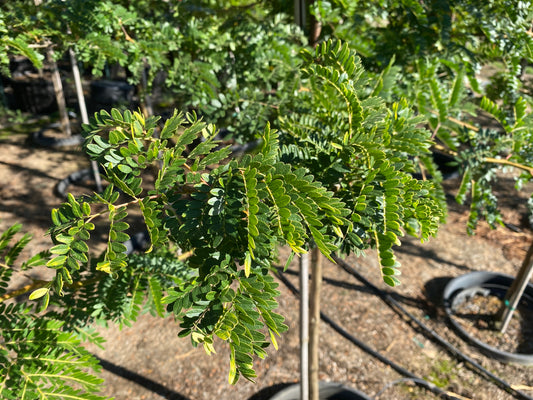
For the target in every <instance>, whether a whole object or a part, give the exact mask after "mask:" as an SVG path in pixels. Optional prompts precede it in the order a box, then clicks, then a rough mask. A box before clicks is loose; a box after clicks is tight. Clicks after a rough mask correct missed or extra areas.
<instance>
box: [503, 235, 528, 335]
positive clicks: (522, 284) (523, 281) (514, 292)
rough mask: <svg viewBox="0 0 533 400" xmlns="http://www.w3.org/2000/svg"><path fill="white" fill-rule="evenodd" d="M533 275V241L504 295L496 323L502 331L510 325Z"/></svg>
mask: <svg viewBox="0 0 533 400" xmlns="http://www.w3.org/2000/svg"><path fill="white" fill-rule="evenodd" d="M532 276H533V242H532V243H531V245H530V246H529V249H528V251H527V254H526V257H525V258H524V261H523V263H522V267H520V270H519V271H518V274H517V275H516V278H515V280H514V281H513V283H512V285H511V287H510V288H509V289H508V290H507V293H506V294H505V297H504V302H503V304H502V306H501V308H500V310H499V311H498V314H497V315H496V321H495V325H496V328H497V329H499V330H500V332H501V333H504V332H505V331H506V330H507V327H508V326H509V322H510V321H511V318H512V316H513V312H514V311H515V309H516V307H517V306H518V303H519V302H520V298H521V297H522V294H523V293H524V290H526V287H527V285H528V283H529V281H530V279H531V277H532Z"/></svg>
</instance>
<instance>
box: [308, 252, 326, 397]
mask: <svg viewBox="0 0 533 400" xmlns="http://www.w3.org/2000/svg"><path fill="white" fill-rule="evenodd" d="M322 261H323V257H322V253H321V252H320V250H319V249H318V248H317V247H315V248H313V250H312V257H311V289H310V293H309V301H310V303H309V309H310V320H309V400H318V399H319V390H320V389H319V377H318V372H319V367H320V363H319V353H318V349H319V337H320V292H321V290H322Z"/></svg>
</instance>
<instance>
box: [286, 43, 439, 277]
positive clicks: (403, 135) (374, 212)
mask: <svg viewBox="0 0 533 400" xmlns="http://www.w3.org/2000/svg"><path fill="white" fill-rule="evenodd" d="M304 58H305V59H306V64H305V67H304V71H305V76H306V77H307V78H308V80H307V81H305V82H304V85H306V86H307V87H308V90H304V91H302V95H301V96H300V101H299V104H300V109H299V110H297V111H295V112H294V113H293V114H290V115H288V116H286V117H285V118H284V120H283V123H282V130H283V132H284V135H283V140H284V142H283V147H282V153H283V159H285V160H287V161H288V162H291V163H293V164H299V165H305V166H306V168H308V169H309V170H310V172H311V173H312V174H313V175H314V176H315V178H316V179H317V180H318V181H320V182H322V183H323V184H324V185H326V186H327V187H328V188H330V190H334V191H335V197H336V198H338V199H340V200H341V201H343V202H344V203H345V204H346V208H348V209H349V210H350V214H349V215H348V216H347V218H348V219H349V220H350V224H349V225H345V227H348V226H350V229H346V230H344V232H343V234H342V235H341V238H340V239H339V241H338V243H339V245H340V246H341V247H342V248H343V250H344V251H345V252H351V251H355V252H361V251H362V250H364V249H366V248H368V247H377V249H378V252H379V257H380V262H381V265H382V273H383V277H384V279H385V281H386V282H387V283H388V284H390V285H396V284H398V283H399V281H398V279H397V278H396V275H398V274H399V270H398V267H399V264H398V263H397V262H396V260H395V258H394V254H393V251H392V247H393V245H399V244H400V242H399V239H398V237H399V236H402V235H403V234H404V233H405V232H407V233H409V234H415V235H418V236H420V237H421V238H422V239H423V240H424V239H427V238H428V237H429V236H431V235H433V234H435V232H436V230H437V226H438V224H439V222H441V221H442V218H443V217H444V214H445V211H444V210H445V207H444V204H443V201H442V196H441V194H440V193H439V188H438V186H435V184H434V183H433V182H430V181H422V180H417V179H415V177H414V175H413V174H414V173H415V172H418V171H419V169H418V162H419V161H420V160H421V159H422V158H423V157H425V156H426V155H427V154H428V151H429V148H430V146H431V134H430V133H429V132H428V131H426V130H424V129H422V128H420V123H421V121H422V120H421V119H420V118H419V117H416V116H415V115H414V112H413V111H412V109H410V108H409V107H408V105H407V103H406V102H405V101H400V102H397V103H394V104H393V105H392V107H391V108H390V109H387V107H386V106H385V103H384V101H383V100H382V99H381V98H379V97H376V96H375V95H374V94H373V93H374V92H376V91H377V89H379V85H378V86H374V87H372V86H371V85H370V82H369V80H368V76H367V75H366V74H365V73H364V70H363V68H362V65H361V61H360V59H359V58H358V57H357V56H356V55H355V54H354V53H353V51H351V50H350V49H349V48H348V46H347V45H346V44H342V43H341V42H336V43H334V42H332V41H327V42H324V43H322V44H321V45H319V46H318V47H317V49H316V50H315V52H314V53H311V52H306V53H305V54H304ZM417 160H418V161H417Z"/></svg>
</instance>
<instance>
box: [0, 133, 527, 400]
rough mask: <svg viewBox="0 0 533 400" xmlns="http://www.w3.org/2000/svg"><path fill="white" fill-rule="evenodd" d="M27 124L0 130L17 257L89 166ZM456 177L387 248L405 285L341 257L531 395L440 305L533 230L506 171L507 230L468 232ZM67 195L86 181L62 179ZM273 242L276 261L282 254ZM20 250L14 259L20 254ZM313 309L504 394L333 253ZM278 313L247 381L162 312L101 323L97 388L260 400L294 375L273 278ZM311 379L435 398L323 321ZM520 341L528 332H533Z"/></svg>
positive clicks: (291, 319)
mask: <svg viewBox="0 0 533 400" xmlns="http://www.w3.org/2000/svg"><path fill="white" fill-rule="evenodd" d="M28 138H29V134H28V132H26V133H21V132H18V131H17V127H15V126H13V127H11V128H4V129H1V130H0V177H1V178H2V180H1V181H0V182H1V183H0V229H1V230H3V229H5V228H6V227H8V226H10V225H12V224H13V223H15V222H21V223H23V224H24V230H25V231H26V232H31V233H32V234H33V235H34V240H33V241H32V244H31V247H30V248H28V249H27V250H26V251H25V253H24V255H23V257H24V256H28V255H31V254H35V253H36V252H38V251H41V250H44V249H47V248H49V247H50V245H51V243H50V239H49V237H47V236H46V235H45V232H46V230H47V228H48V227H49V225H50V210H51V209H52V208H53V207H57V206H59V205H60V203H61V201H62V199H61V198H59V197H58V196H57V195H56V194H55V187H56V185H57V183H58V182H59V181H60V180H61V179H64V178H65V177H67V176H68V175H69V174H70V173H72V172H75V171H77V170H79V169H81V168H88V166H89V162H88V160H87V158H86V157H85V156H84V155H83V154H82V153H81V151H80V149H79V148H76V147H70V148H59V149H51V148H43V147H39V146H37V145H35V144H33V143H31V141H29V140H28ZM458 183H459V182H458V181H457V180H456V179H450V180H448V181H446V184H445V185H446V190H447V192H448V194H449V216H448V221H447V223H446V224H445V225H443V226H442V227H441V229H440V232H439V234H438V237H437V238H434V239H432V240H431V241H429V242H427V243H424V244H421V243H420V241H419V240H417V239H415V238H409V237H406V238H404V240H403V244H402V246H401V247H398V248H397V249H396V254H397V257H398V260H399V261H400V262H401V264H402V273H403V275H402V277H401V278H402V285H401V286H399V287H398V288H395V289H391V288H389V287H387V286H386V285H385V284H383V283H382V281H381V277H380V270H379V267H378V263H377V258H376V254H375V252H373V251H369V252H368V253H367V254H366V256H365V257H360V258H356V257H353V256H352V257H348V258H347V259H346V262H347V263H348V264H349V265H351V266H352V267H353V268H354V269H355V270H356V271H357V272H358V273H359V274H361V275H362V276H364V277H365V278H366V279H367V280H368V281H370V282H371V283H372V284H373V285H375V286H377V287H378V288H379V289H381V290H383V291H385V292H386V293H388V294H389V295H390V296H391V297H392V298H393V299H395V300H396V301H397V302H399V303H400V304H401V305H402V306H403V307H404V308H405V309H406V310H407V311H409V312H410V313H411V314H412V315H413V316H414V317H416V318H417V319H419V320H420V321H422V322H423V323H424V324H426V325H427V326H428V327H429V328H430V329H431V330H433V331H434V333H436V334H438V335H439V336H441V337H442V338H444V339H445V340H447V341H449V342H450V343H451V344H453V346H456V347H457V348H458V349H459V350H460V351H461V352H463V353H464V354H466V355H468V356H469V357H471V358H472V359H474V360H475V361H476V362H477V363H479V364H481V365H482V366H483V367H484V368H486V369H487V370H488V371H490V372H491V373H493V374H495V375H496V376H498V377H500V378H501V379H502V380H504V381H506V382H507V383H508V384H509V385H511V386H513V387H514V388H516V389H520V390H522V391H523V392H524V393H526V394H528V395H529V396H532V397H533V369H532V368H531V367H524V366H516V365H506V364H502V363H499V362H495V361H492V360H490V359H488V358H487V357H485V356H483V355H481V354H480V353H479V352H478V351H477V350H476V349H474V348H472V347H470V346H469V345H467V344H465V343H464V342H463V341H462V340H461V339H460V338H459V337H458V336H457V334H456V333H455V332H454V331H453V330H452V329H451V328H450V327H449V325H448V323H447V321H446V318H445V316H444V312H443V309H442V307H441V304H440V302H441V292H442V289H443V287H444V285H445V284H446V282H447V281H449V280H450V279H451V278H453V277H456V276H459V275H461V274H465V273H468V272H470V271H476V270H489V271H500V272H503V273H507V274H515V273H516V272H517V270H518V268H519V267H520V264H521V260H522V258H523V257H524V255H525V254H526V250H527V248H528V245H529V243H530V241H531V240H533V233H532V232H531V229H530V228H529V225H528V224H527V223H526V221H527V220H528V216H527V212H526V207H525V204H526V199H527V195H528V194H529V193H531V190H532V188H531V187H530V188H527V189H526V190H524V191H522V192H520V193H518V192H516V191H515V190H514V189H513V180H512V178H511V177H504V178H503V180H502V184H501V187H500V195H501V197H500V199H501V204H502V207H503V212H504V216H505V222H506V223H507V224H509V226H511V227H513V228H514V230H511V229H508V228H504V227H502V228H498V229H497V230H490V229H489V228H488V227H486V226H485V225H484V224H481V225H480V227H479V229H478V231H477V234H476V235H475V236H468V235H467V234H466V220H467V215H468V214H467V209H466V207H463V206H459V205H457V204H456V203H455V202H454V200H453V194H454V190H455V189H456V188H457V186H458ZM69 189H71V190H72V191H74V192H75V193H81V192H84V191H87V190H90V189H91V188H90V187H77V186H73V187H70V188H69ZM286 253H287V252H286V251H285V250H284V249H281V250H280V265H283V263H284V257H285V255H286ZM21 259H23V258H21ZM48 273H49V272H47V271H41V270H39V271H31V272H30V273H29V274H30V277H28V276H25V275H23V274H20V275H19V276H18V277H17V279H16V280H15V281H14V282H13V288H17V287H20V286H22V285H24V284H27V283H28V282H29V279H30V278H31V277H37V276H39V277H42V276H43V275H46V274H48ZM297 273H298V264H297V261H293V263H292V264H291V265H290V267H289V269H288V271H287V272H286V273H285V276H286V277H287V278H288V279H289V281H291V282H292V283H293V284H294V285H296V286H298V276H297ZM324 276H325V280H324V284H323V292H322V297H321V299H322V310H323V312H324V313H325V314H326V315H327V316H328V317H330V318H331V320H333V321H334V322H335V323H336V324H338V325H340V326H341V327H342V328H343V329H344V330H345V331H346V332H348V333H349V334H350V335H352V336H354V337H356V338H357V339H358V340H360V341H362V342H363V343H364V344H366V345H367V346H368V347H369V348H370V349H373V350H374V351H376V352H379V353H380V354H381V355H382V356H383V357H386V358H387V359H389V360H391V361H392V362H394V363H396V364H397V365H399V366H401V367H403V368H404V369H406V370H408V371H409V372H410V373H412V374H414V375H416V376H417V377H419V378H423V379H426V380H427V381H429V382H432V383H434V384H435V385H437V386H439V387H441V388H442V389H443V390H444V391H446V392H450V393H454V394H455V395H456V396H457V398H460V399H479V400H498V399H502V400H503V399H512V398H514V397H513V396H512V395H511V394H509V393H506V392H505V391H504V390H502V389H501V388H499V387H498V386H497V385H496V384H494V383H493V382H491V381H490V380H487V379H486V378H485V377H484V376H482V375H480V374H479V373H476V372H475V371H474V370H473V369H472V368H471V367H470V366H469V365H468V364H467V363H466V362H464V361H463V360H461V359H459V358H458V357H456V356H454V355H452V354H450V353H449V352H447V351H446V350H445V349H444V348H443V347H441V346H440V345H439V344H438V343H436V342H435V341H434V340H432V338H431V337H430V336H429V335H427V334H425V333H424V332H423V331H422V330H421V329H420V328H417V327H416V325H415V324H413V323H412V322H411V320H410V319H409V318H407V317H406V316H405V315H404V314H402V313H401V312H399V311H398V310H393V309H391V308H390V307H388V306H387V305H386V304H385V302H384V301H383V300H382V299H380V297H378V296H376V295H375V294H374V293H373V291H372V290H371V289H370V288H369V287H368V286H367V285H364V284H362V283H361V282H360V281H359V280H357V279H355V278H354V277H353V276H352V275H349V274H348V273H347V272H345V271H344V270H342V269H340V268H339V267H338V266H337V265H334V264H333V263H329V262H326V263H325V266H324ZM279 289H280V291H281V296H280V297H279V304H280V311H281V313H282V314H283V315H284V316H285V317H286V319H287V324H288V325H289V326H290V330H289V332H287V333H286V334H284V335H283V337H282V338H281V339H279V340H278V343H279V350H278V351H276V350H274V349H271V350H270V351H269V357H268V358H267V359H266V360H258V361H257V362H256V364H255V366H256V369H257V373H258V377H257V380H256V383H251V382H247V381H244V380H242V381H239V382H238V383H237V384H236V385H235V386H231V385H229V384H228V383H227V374H228V372H229V355H228V347H227V346H226V345H225V343H223V342H218V343H215V347H216V350H217V354H216V355H212V356H207V355H206V354H205V353H204V351H203V349H201V348H197V349H195V348H193V347H192V346H191V343H190V340H189V339H180V338H178V337H177V332H178V327H177V326H176V323H175V322H174V321H173V320H172V319H171V318H168V319H160V318H159V319H158V318H154V317H152V316H150V315H143V316H142V317H141V318H140V319H139V321H138V322H137V323H136V324H135V325H134V326H133V327H131V328H125V329H123V330H120V329H119V328H118V327H116V326H109V327H107V328H105V327H99V328H98V329H99V331H100V332H101V334H102V335H103V336H104V337H105V339H106V340H107V343H106V345H105V346H106V347H105V350H102V349H99V348H97V347H94V346H92V345H88V348H89V349H90V351H92V352H93V353H94V354H95V355H96V356H98V357H99V358H100V359H101V363H102V366H103V367H104V371H103V377H104V378H105V381H106V383H105V386H104V387H102V393H103V394H105V395H108V396H110V397H114V398H116V399H118V400H140V399H153V400H160V399H190V400H213V399H220V400H246V399H255V400H257V399H265V398H268V397H267V393H269V392H271V389H269V388H271V387H272V386H275V385H277V386H278V387H279V386H280V385H283V384H287V383H291V382H295V381H297V380H298V379H299V375H298V369H299V361H298V360H299V358H298V357H299V339H298V300H297V298H295V296H294V295H293V294H292V293H291V292H290V290H289V289H288V288H287V287H286V286H285V285H284V284H283V283H280V287H279ZM320 340H321V342H320V343H321V344H320V357H321V362H320V378H321V379H322V380H324V381H335V382H340V383H344V384H346V385H348V386H351V387H353V388H356V389H358V390H360V391H362V392H364V393H366V394H367V395H369V396H370V397H372V398H374V399H381V400H383V399H400V400H401V399H437V398H440V397H439V396H437V395H435V394H433V393H431V392H430V391H428V390H426V389H423V388H420V387H419V386H417V385H415V383H414V382H413V379H408V378H406V377H405V376H403V375H401V374H400V373H398V372H397V371H396V370H395V369H394V368H392V367H391V366H390V365H387V364H385V363H383V362H382V361H379V360H378V359H377V358H375V357H374V356H372V355H371V354H369V353H368V352H366V351H364V350H363V349H362V348H361V347H358V346H355V345H354V344H353V343H352V342H350V341H349V340H347V339H346V338H345V337H343V336H341V335H340V334H339V333H338V332H336V331H335V330H334V329H333V328H332V327H331V326H330V325H328V324H326V323H322V325H321V339H320ZM528 340H531V341H533V337H529V338H528Z"/></svg>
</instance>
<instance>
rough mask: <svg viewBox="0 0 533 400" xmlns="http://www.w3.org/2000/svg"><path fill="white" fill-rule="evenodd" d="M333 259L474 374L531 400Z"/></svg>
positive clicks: (348, 266) (386, 294)
mask: <svg viewBox="0 0 533 400" xmlns="http://www.w3.org/2000/svg"><path fill="white" fill-rule="evenodd" d="M333 259H334V260H335V262H336V263H337V265H338V266H340V267H341V268H342V269H343V270H344V271H346V272H347V273H349V274H350V275H352V276H353V277H354V278H356V279H357V280H359V281H360V282H361V283H362V284H364V285H365V286H367V287H368V288H369V289H371V290H372V291H373V292H374V293H375V294H376V295H378V296H379V297H380V298H381V299H382V300H383V301H384V302H385V303H386V304H387V305H388V306H389V307H391V308H392V309H396V310H399V311H400V312H402V313H403V314H404V315H405V316H407V317H408V318H409V319H411V320H412V321H413V322H414V323H415V324H416V325H418V327H420V328H421V329H422V330H423V331H424V332H425V333H427V334H428V335H429V336H431V338H433V339H434V340H435V341H436V342H437V343H439V344H440V345H441V346H442V347H444V348H445V349H446V350H447V351H448V352H449V353H450V354H452V355H454V356H455V357H457V358H459V359H461V360H463V361H465V362H466V363H467V364H468V365H470V366H471V368H472V369H474V370H475V372H477V373H479V374H480V375H481V376H483V377H485V378H488V379H487V380H489V381H491V382H493V383H494V384H496V385H497V386H499V387H500V389H503V390H505V391H506V392H508V393H510V394H512V395H513V396H514V397H515V398H517V399H521V400H533V397H531V396H528V395H527V394H525V393H523V392H520V391H519V390H516V389H514V388H513V387H512V386H511V385H510V384H509V383H507V382H505V381H504V380H502V379H501V378H499V377H498V376H496V375H494V374H493V373H491V372H490V371H488V370H487V369H485V368H483V367H482V366H481V365H480V364H479V363H477V362H476V361H475V360H474V359H472V358H470V357H468V356H467V355H466V354H464V353H462V352H461V351H459V349H457V348H456V347H455V346H453V345H452V344H451V343H450V342H448V341H446V340H445V339H444V338H442V337H441V336H440V335H439V334H437V333H436V332H435V331H434V330H433V329H431V328H429V327H428V326H427V325H426V324H424V323H423V322H422V321H420V320H419V319H418V318H416V317H415V316H414V315H413V314H411V313H410V312H409V311H407V310H406V309H405V308H404V307H403V306H402V305H401V304H400V303H399V302H398V301H396V300H395V299H394V298H393V297H392V296H391V295H390V294H388V293H387V292H385V291H383V290H381V289H379V288H378V287H376V286H374V285H373V284H372V283H370V282H369V281H368V280H367V279H365V278H364V277H363V276H362V275H361V274H360V273H359V272H357V271H356V270H355V269H354V268H352V267H351V266H350V265H348V264H347V263H346V262H345V261H344V260H342V259H340V258H338V257H337V256H335V255H334V256H333Z"/></svg>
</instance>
